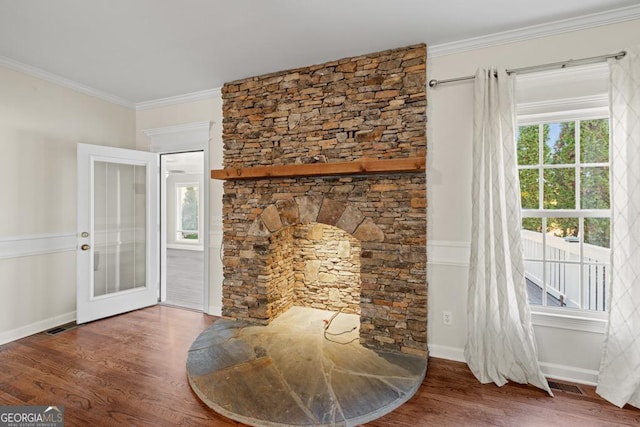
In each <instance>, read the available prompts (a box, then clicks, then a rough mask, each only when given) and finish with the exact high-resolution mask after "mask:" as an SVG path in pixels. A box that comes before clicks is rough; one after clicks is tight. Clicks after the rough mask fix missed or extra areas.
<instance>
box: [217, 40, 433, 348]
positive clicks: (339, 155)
mask: <svg viewBox="0 0 640 427" xmlns="http://www.w3.org/2000/svg"><path fill="white" fill-rule="evenodd" d="M425 64H426V47H425V46H424V45H417V46H411V47H407V48H402V49H394V50H388V51H384V52H378V53H373V54H368V55H363V56H358V57H354V58H345V59H342V60H339V61H333V62H329V63H325V64H320V65H314V66H311V67H305V68H299V69H295V70H289V71H284V72H279V73H274V74H269V75H266V76H260V77H252V78H248V79H244V80H240V81H236V82H231V83H227V84H225V85H224V87H223V89H222V98H223V116H224V120H223V142H224V162H223V164H224V168H225V169H228V170H238V169H242V168H251V167H257V166H287V165H293V164H300V163H310V162H320V163H323V162H326V163H333V162H350V161H355V160H359V159H363V158H372V159H379V160H392V159H402V158H409V157H423V156H425V155H426V73H425ZM426 206H427V198H426V177H425V174H424V173H400V174H378V175H366V176H365V175H349V176H340V177H338V176H324V177H313V176H296V177H288V178H274V177H268V176H265V177H258V178H253V179H243V180H235V179H228V180H226V181H225V183H224V195H223V217H224V221H223V228H224V236H223V242H224V257H223V265H224V282H223V315H224V316H225V317H228V318H232V319H238V320H243V321H247V322H250V323H252V324H262V325H267V324H269V323H270V322H272V321H274V319H276V318H277V317H278V316H280V315H282V314H283V313H284V312H286V311H287V310H288V309H289V308H290V307H293V306H308V307H317V308H323V309H328V310H334V311H339V310H344V311H345V312H353V313H358V312H359V314H360V326H359V331H360V342H361V343H362V344H363V345H365V346H367V347H371V348H374V349H379V350H393V351H400V352H404V353H411V354H416V355H420V356H423V357H424V356H426V341H427V339H426V331H427V325H426V323H427V286H426ZM323 227H326V228H323ZM319 230H322V231H319ZM320 232H321V233H322V234H323V235H324V234H327V235H328V236H330V237H329V238H328V239H327V240H328V241H330V242H331V241H335V242H337V243H335V244H334V246H335V248H334V250H335V254H334V255H327V256H325V257H324V258H323V259H320V258H321V257H317V256H315V254H317V253H320V252H323V251H324V250H320V249H310V248H309V246H308V245H309V242H308V241H310V240H314V241H315V240H318V239H309V236H313V235H314V233H320ZM340 242H342V243H340ZM340 251H342V252H340ZM305 253H306V255H305ZM347 257H349V258H350V260H349V262H348V263H347V262H346V258H347ZM347 264H348V265H347ZM354 266H355V267H354ZM316 269H317V270H316ZM349 281H351V282H353V283H348V282H349ZM352 285H353V287H352ZM314 295H315V297H316V298H315V299H314V298H313V296H314Z"/></svg>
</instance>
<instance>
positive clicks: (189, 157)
mask: <svg viewBox="0 0 640 427" xmlns="http://www.w3.org/2000/svg"><path fill="white" fill-rule="evenodd" d="M204 170H205V162H204V151H189V152H180V153H165V154H161V156H160V188H161V193H160V194H161V201H160V210H161V221H160V224H161V233H160V234H161V242H160V248H161V249H160V265H161V274H160V275H161V280H160V302H161V303H162V304H167V305H172V306H177V307H182V308H187V309H191V310H198V311H204V308H205V304H204V301H205V286H204V285H205V243H206V239H205V226H204V225H205V221H204V220H205V209H204V207H205V197H204V195H205V182H204Z"/></svg>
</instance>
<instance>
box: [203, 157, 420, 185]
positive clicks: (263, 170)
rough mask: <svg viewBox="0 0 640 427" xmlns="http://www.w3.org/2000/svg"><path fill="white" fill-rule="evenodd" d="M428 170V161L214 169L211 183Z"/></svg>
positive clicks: (412, 158)
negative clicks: (228, 180) (222, 180)
mask: <svg viewBox="0 0 640 427" xmlns="http://www.w3.org/2000/svg"><path fill="white" fill-rule="evenodd" d="M425 170H426V159H425V157H406V158H401V159H385V160H379V159H367V158H363V159H358V160H354V161H351V162H335V163H308V164H292V165H276V166H254V167H249V168H237V169H236V168H227V169H214V170H212V171H211V179H225V180H226V179H261V178H299V177H308V176H336V175H373V174H396V173H417V172H423V171H425Z"/></svg>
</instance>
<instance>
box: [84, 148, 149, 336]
mask: <svg viewBox="0 0 640 427" xmlns="http://www.w3.org/2000/svg"><path fill="white" fill-rule="evenodd" d="M158 205H159V204H158V156H157V154H155V153H149V152H144V151H135V150H126V149H121V148H113V147H102V146H97V145H87V144H78V219H77V223H78V230H77V232H78V250H77V270H78V274H77V284H76V286H77V304H76V312H77V313H76V319H77V320H76V321H77V323H79V324H80V323H86V322H90V321H92V320H97V319H101V318H104V317H109V316H113V315H116V314H120V313H124V312H127V311H131V310H136V309H139V308H142V307H147V306H150V305H154V304H156V303H157V302H158V257H159V255H158V253H159V251H158V234H159V227H158V219H159V218H158Z"/></svg>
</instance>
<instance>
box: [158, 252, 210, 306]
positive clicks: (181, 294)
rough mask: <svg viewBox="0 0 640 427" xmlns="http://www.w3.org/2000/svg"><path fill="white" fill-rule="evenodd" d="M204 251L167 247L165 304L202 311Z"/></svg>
mask: <svg viewBox="0 0 640 427" xmlns="http://www.w3.org/2000/svg"><path fill="white" fill-rule="evenodd" d="M203 286H204V251H191V250H183V249H167V299H166V301H164V303H165V304H167V305H175V306H178V307H183V308H189V309H192V310H199V311H202V308H203V304H204V291H203Z"/></svg>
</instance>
